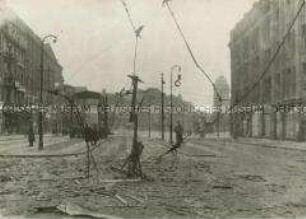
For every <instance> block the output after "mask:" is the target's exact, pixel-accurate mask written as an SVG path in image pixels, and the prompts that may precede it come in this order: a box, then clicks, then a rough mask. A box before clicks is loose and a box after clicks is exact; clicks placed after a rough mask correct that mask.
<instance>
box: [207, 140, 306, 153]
mask: <svg viewBox="0 0 306 219" xmlns="http://www.w3.org/2000/svg"><path fill="white" fill-rule="evenodd" d="M203 140H204V141H207V140H208V141H209V140H212V141H214V142H217V141H222V142H228V143H238V144H244V145H252V146H260V147H267V148H276V149H283V150H298V151H305V152H306V143H305V142H295V141H281V140H272V139H256V138H238V139H233V138H230V137H227V138H219V139H218V138H217V137H215V136H214V137H208V138H204V139H203Z"/></svg>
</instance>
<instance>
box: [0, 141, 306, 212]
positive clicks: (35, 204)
mask: <svg viewBox="0 0 306 219" xmlns="http://www.w3.org/2000/svg"><path fill="white" fill-rule="evenodd" d="M130 140H131V139H130V138H128V137H116V136H113V137H111V139H110V140H109V141H104V142H101V144H100V146H99V147H98V148H96V149H94V153H93V155H94V157H95V161H96V162H97V164H98V170H97V169H96V168H94V166H91V170H90V176H91V177H90V180H88V179H87V178H85V176H86V147H85V144H84V143H81V142H75V143H74V144H71V145H73V146H71V147H66V146H67V145H68V144H63V145H62V147H65V148H69V149H68V150H67V149H65V153H63V151H62V150H63V149H61V148H59V147H50V149H46V152H43V153H42V152H41V155H42V154H44V155H56V154H58V155H59V153H58V150H59V151H61V154H62V155H65V154H66V155H67V156H66V157H65V156H59V157H52V156H51V157H20V158H19V157H18V156H17V157H10V158H9V159H8V158H5V157H3V158H1V174H0V179H1V180H0V181H1V191H0V196H1V199H0V200H1V202H0V205H1V209H3V211H2V212H1V213H2V214H4V215H6V214H10V215H15V214H17V215H19V214H24V215H31V216H30V217H35V216H37V217H38V216H39V215H44V216H46V215H45V212H44V211H45V210H46V209H49V214H48V215H50V211H51V212H52V213H51V215H52V214H57V213H56V211H55V210H54V209H57V208H59V206H66V207H67V208H70V209H72V210H71V211H73V209H74V210H75V209H78V211H81V212H83V213H84V212H87V214H90V212H93V211H94V212H95V213H100V214H103V215H111V216H117V217H130V218H133V217H137V216H138V217H143V216H144V217H152V216H154V215H155V216H156V215H157V216H158V217H162V216H166V217H210V216H214V217H215V216H228V217H245V216H249V215H253V216H259V217H261V216H264V217H266V216H267V217H275V216H288V217H294V216H301V215H303V214H305V210H304V206H305V205H306V199H305V192H306V183H305V181H306V165H305V162H306V159H305V155H306V151H301V150H288V149H286V150H284V149H283V148H280V147H276V148H273V147H262V145H260V144H258V145H256V144H249V145H248V144H244V143H241V142H239V141H237V142H236V141H226V140H224V139H222V140H218V139H207V140H205V139H204V140H200V139H193V140H191V141H190V142H189V143H187V145H184V146H183V147H182V149H181V151H180V153H179V155H178V156H177V157H175V156H174V155H172V154H168V155H166V156H164V157H163V158H162V159H159V158H158V156H159V155H161V154H163V153H164V152H165V151H166V150H167V149H166V147H167V144H166V143H165V142H162V141H160V140H149V139H143V142H144V145H145V149H144V152H143V156H142V166H143V172H144V174H145V175H146V178H145V179H143V180H140V181H138V180H132V181H128V180H127V179H125V177H124V175H123V174H122V173H121V172H120V166H121V165H122V164H123V163H124V158H125V157H126V156H127V155H128V151H127V150H128V148H129V145H130V142H131V141H130ZM289 146H290V145H289ZM13 150H15V149H14V147H12V151H10V152H9V151H8V150H7V151H6V153H7V154H17V153H14V152H13ZM29 150H31V149H29ZM76 152H85V154H82V153H80V154H78V155H74V156H72V155H71V156H69V154H71V153H76ZM1 155H3V153H1ZM28 155H30V153H28ZM34 155H36V156H37V155H38V154H37V153H34ZM25 200H28V201H27V202H25ZM84 200H86V202H84ZM170 200H171V202H169V201H170ZM53 208H54V209H53ZM50 209H53V210H50ZM88 212H89V213H88Z"/></svg>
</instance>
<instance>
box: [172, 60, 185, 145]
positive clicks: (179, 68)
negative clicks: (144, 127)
mask: <svg viewBox="0 0 306 219" xmlns="http://www.w3.org/2000/svg"><path fill="white" fill-rule="evenodd" d="M174 70H177V73H179V72H181V70H182V68H181V66H179V65H174V66H172V67H171V72H170V144H172V143H173V72H174ZM179 79H180V76H178V80H179ZM176 81H177V80H176Z"/></svg>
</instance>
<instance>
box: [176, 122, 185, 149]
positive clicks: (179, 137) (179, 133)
mask: <svg viewBox="0 0 306 219" xmlns="http://www.w3.org/2000/svg"><path fill="white" fill-rule="evenodd" d="M174 132H175V136H176V143H175V145H176V147H180V146H181V144H182V143H183V132H184V129H183V126H182V125H181V123H180V122H179V121H177V123H176V126H175V128H174Z"/></svg>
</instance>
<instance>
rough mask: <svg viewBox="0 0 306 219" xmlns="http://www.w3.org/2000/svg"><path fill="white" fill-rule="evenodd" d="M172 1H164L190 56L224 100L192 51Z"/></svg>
mask: <svg viewBox="0 0 306 219" xmlns="http://www.w3.org/2000/svg"><path fill="white" fill-rule="evenodd" d="M170 1H171V0H164V1H163V5H166V6H167V8H168V10H169V12H170V15H171V17H172V18H173V20H174V22H175V25H176V27H177V29H178V31H179V33H180V35H181V37H182V39H183V40H184V43H185V45H186V47H187V50H188V52H189V54H190V56H191V58H192V60H193V62H194V64H195V66H196V67H197V68H198V69H199V70H200V71H201V72H202V74H203V75H204V76H205V77H206V78H207V79H208V80H209V82H210V83H211V84H212V86H213V89H214V91H215V92H216V94H217V96H218V99H219V100H222V98H221V95H220V93H219V91H218V89H217V87H216V85H215V83H214V82H213V81H212V79H211V78H210V76H209V75H208V73H207V72H206V71H205V70H204V68H203V67H202V66H201V65H200V64H199V62H198V61H197V59H196V57H195V55H194V53H193V51H192V49H191V46H190V43H189V42H188V41H187V38H186V37H185V34H184V32H183V30H182V28H181V26H180V24H179V22H178V20H177V18H176V16H175V13H174V11H173V10H172V9H171V7H170V5H169V2H170Z"/></svg>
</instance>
